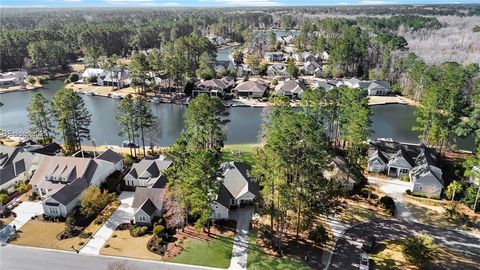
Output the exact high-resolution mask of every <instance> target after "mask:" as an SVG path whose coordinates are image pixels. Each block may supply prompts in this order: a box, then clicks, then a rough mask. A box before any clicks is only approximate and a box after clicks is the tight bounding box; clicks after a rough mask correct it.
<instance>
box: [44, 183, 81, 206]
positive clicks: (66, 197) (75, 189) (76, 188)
mask: <svg viewBox="0 0 480 270" xmlns="http://www.w3.org/2000/svg"><path fill="white" fill-rule="evenodd" d="M87 187H88V182H87V180H85V178H78V179H76V180H75V181H73V182H71V183H70V184H68V185H65V186H63V187H62V188H61V189H60V190H59V191H57V192H56V193H55V194H53V195H52V198H53V199H55V200H56V201H58V202H59V203H61V204H63V205H68V204H69V203H70V202H71V201H73V200H74V199H75V198H77V197H78V196H79V195H80V194H81V193H82V192H83V191H84V190H85V189H86V188H87Z"/></svg>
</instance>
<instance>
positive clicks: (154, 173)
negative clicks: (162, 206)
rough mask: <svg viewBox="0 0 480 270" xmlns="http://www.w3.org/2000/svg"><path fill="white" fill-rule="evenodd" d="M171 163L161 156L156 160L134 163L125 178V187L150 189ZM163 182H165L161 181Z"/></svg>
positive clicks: (143, 160)
mask: <svg viewBox="0 0 480 270" xmlns="http://www.w3.org/2000/svg"><path fill="white" fill-rule="evenodd" d="M172 163H173V161H171V160H167V159H165V157H164V156H161V157H160V158H158V159H142V160H140V162H138V163H134V164H133V165H132V168H131V169H130V171H129V172H128V174H127V175H126V176H125V178H124V180H125V185H127V186H129V187H151V186H153V185H154V184H155V183H157V181H158V180H159V179H160V178H162V171H163V170H165V169H167V168H168V167H170V165H172ZM163 181H166V180H165V179H163Z"/></svg>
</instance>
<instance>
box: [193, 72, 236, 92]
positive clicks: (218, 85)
mask: <svg viewBox="0 0 480 270" xmlns="http://www.w3.org/2000/svg"><path fill="white" fill-rule="evenodd" d="M234 84H235V80H234V79H233V77H231V76H225V77H223V78H221V79H211V80H204V81H202V82H200V83H198V84H197V86H196V87H195V89H193V96H194V97H195V96H197V95H198V94H200V93H205V94H207V95H209V96H217V97H222V96H224V95H225V94H226V92H227V91H228V90H229V89H231V88H232V87H233V85H234Z"/></svg>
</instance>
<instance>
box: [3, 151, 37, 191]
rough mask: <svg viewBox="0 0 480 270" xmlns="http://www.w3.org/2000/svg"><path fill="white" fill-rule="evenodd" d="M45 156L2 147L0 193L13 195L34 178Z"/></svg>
mask: <svg viewBox="0 0 480 270" xmlns="http://www.w3.org/2000/svg"><path fill="white" fill-rule="evenodd" d="M43 157H44V155H41V154H36V153H33V152H29V151H26V150H25V149H24V148H22V147H10V146H4V145H0V191H3V192H7V193H12V192H14V191H15V187H16V186H17V185H18V184H20V183H24V182H26V181H28V180H30V178H31V177H32V175H33V173H34V172H35V170H36V169H37V167H38V165H39V164H40V162H41V161H42V159H43Z"/></svg>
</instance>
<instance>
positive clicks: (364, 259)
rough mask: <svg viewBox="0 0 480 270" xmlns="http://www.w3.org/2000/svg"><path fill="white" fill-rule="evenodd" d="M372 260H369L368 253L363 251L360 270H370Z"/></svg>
mask: <svg viewBox="0 0 480 270" xmlns="http://www.w3.org/2000/svg"><path fill="white" fill-rule="evenodd" d="M369 269H370V262H369V261H368V254H367V253H362V255H361V256H360V270H369Z"/></svg>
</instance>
